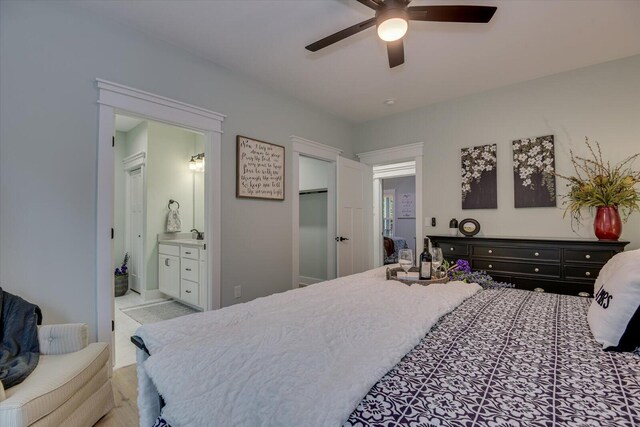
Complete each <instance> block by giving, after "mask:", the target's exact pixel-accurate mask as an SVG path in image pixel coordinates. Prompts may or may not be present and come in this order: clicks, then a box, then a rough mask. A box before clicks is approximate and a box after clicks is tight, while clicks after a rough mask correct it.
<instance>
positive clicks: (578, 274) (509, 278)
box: [427, 235, 629, 296]
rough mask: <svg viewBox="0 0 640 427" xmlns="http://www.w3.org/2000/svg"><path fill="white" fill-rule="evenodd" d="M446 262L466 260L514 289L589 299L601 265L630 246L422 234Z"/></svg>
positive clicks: (593, 241) (568, 240)
mask: <svg viewBox="0 0 640 427" xmlns="http://www.w3.org/2000/svg"><path fill="white" fill-rule="evenodd" d="M427 237H429V239H431V241H432V242H433V243H438V245H439V246H440V247H441V248H442V253H443V254H444V257H445V259H447V260H449V261H454V262H455V261H457V260H458V259H466V260H467V261H469V263H470V264H471V268H472V269H473V270H485V271H486V272H487V273H489V274H490V275H491V276H492V277H493V278H494V279H495V280H497V281H500V282H509V283H513V284H514V285H515V287H516V288H518V289H527V290H532V291H533V290H536V291H539V292H552V293H558V294H568V295H579V294H581V293H582V296H586V294H585V293H587V294H588V295H589V296H593V284H594V282H595V280H596V278H597V277H598V273H599V272H600V269H601V268H602V266H604V264H605V263H606V262H607V261H608V260H609V259H610V258H611V257H612V256H614V255H615V254H616V253H618V252H622V251H623V250H624V247H625V246H626V245H627V244H628V243H629V242H621V241H609V240H604V241H603V240H596V239H551V238H520V237H452V236H443V235H442V236H427Z"/></svg>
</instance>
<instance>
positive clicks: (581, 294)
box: [578, 292, 591, 297]
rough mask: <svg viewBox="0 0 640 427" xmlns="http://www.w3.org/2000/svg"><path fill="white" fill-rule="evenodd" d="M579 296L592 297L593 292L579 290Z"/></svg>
mask: <svg viewBox="0 0 640 427" xmlns="http://www.w3.org/2000/svg"><path fill="white" fill-rule="evenodd" d="M578 296H579V297H590V296H591V294H590V293H589V292H579V293H578Z"/></svg>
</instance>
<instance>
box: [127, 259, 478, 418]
mask: <svg viewBox="0 0 640 427" xmlns="http://www.w3.org/2000/svg"><path fill="white" fill-rule="evenodd" d="M382 272H383V270H381V269H378V270H373V273H372V272H367V273H363V274H360V275H354V276H349V277H344V278H341V279H337V280H332V281H328V282H323V283H319V284H316V285H313V286H310V287H308V288H304V289H298V290H293V291H289V292H285V293H281V294H276V295H272V296H269V297H266V298H260V299H257V300H254V301H251V302H249V303H246V304H240V305H237V306H231V307H228V308H225V309H222V310H218V311H212V312H206V313H202V314H195V315H191V316H185V317H181V318H177V319H173V320H170V321H166V322H160V323H156V324H149V325H144V326H142V327H141V328H140V329H139V330H138V332H137V334H138V335H140V336H141V337H142V338H143V339H144V341H145V344H146V345H147V347H148V348H149V350H150V352H151V354H152V356H151V357H149V358H148V359H147V361H146V362H144V364H143V369H144V370H145V371H146V373H147V375H148V376H149V377H150V378H151V380H152V381H153V383H154V384H155V385H156V387H157V389H158V391H159V392H160V394H161V395H162V396H163V397H164V398H165V401H166V406H165V408H164V410H163V416H164V418H165V419H166V420H167V421H168V422H169V423H170V424H171V425H172V426H173V427H179V426H278V427H281V426H322V427H325V426H340V425H342V424H343V423H344V422H345V421H346V420H347V418H348V417H349V415H350V414H351V412H352V411H353V410H354V409H355V407H356V406H357V405H358V403H359V402H360V400H361V399H362V398H363V397H364V396H365V395H366V394H367V392H368V391H369V389H370V388H371V387H372V386H373V385H374V384H375V383H376V382H377V381H378V380H379V379H380V378H381V377H382V376H383V375H384V374H385V373H387V372H388V371H389V370H390V369H391V368H393V366H395V365H396V364H397V363H398V362H399V361H400V359H401V358H402V357H403V356H404V355H405V354H407V353H408V352H409V351H410V350H411V349H412V348H413V347H414V346H415V345H416V344H418V342H419V341H420V339H421V338H422V337H423V336H424V335H425V333H426V332H427V331H428V330H429V329H430V328H431V326H433V324H434V323H435V322H436V321H437V320H438V319H439V318H440V317H441V316H442V315H444V314H446V313H448V312H450V311H451V310H453V309H454V308H455V307H457V306H458V305H459V304H460V303H461V302H462V301H463V300H465V299H466V298H468V297H470V296H471V295H473V294H474V293H476V292H477V291H478V290H479V289H480V287H479V286H478V285H475V284H465V283H461V282H456V283H449V284H446V285H431V286H427V287H424V286H418V285H414V286H410V287H409V286H406V285H404V284H401V283H399V282H393V281H386V280H384V278H383V277H382V276H383V273H382Z"/></svg>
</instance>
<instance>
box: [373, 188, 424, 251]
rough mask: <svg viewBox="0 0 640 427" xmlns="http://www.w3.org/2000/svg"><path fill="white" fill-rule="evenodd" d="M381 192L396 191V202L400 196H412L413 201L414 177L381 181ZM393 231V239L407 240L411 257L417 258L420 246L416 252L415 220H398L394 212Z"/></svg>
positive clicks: (396, 210)
mask: <svg viewBox="0 0 640 427" xmlns="http://www.w3.org/2000/svg"><path fill="white" fill-rule="evenodd" d="M382 189H383V190H396V202H397V200H398V199H399V198H400V194H409V193H410V194H413V195H414V200H415V194H416V177H415V176H403V177H400V178H387V179H383V180H382ZM394 217H395V218H394V219H393V231H394V236H395V237H404V238H405V239H407V245H409V248H410V249H411V250H413V256H414V257H415V256H417V255H419V254H420V252H422V246H421V245H420V244H418V247H419V249H420V251H419V252H416V239H415V237H416V219H415V218H413V219H411V218H398V209H397V205H396V209H395V210H394Z"/></svg>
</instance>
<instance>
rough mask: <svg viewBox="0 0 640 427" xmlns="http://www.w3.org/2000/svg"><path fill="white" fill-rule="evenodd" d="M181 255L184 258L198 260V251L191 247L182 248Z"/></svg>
mask: <svg viewBox="0 0 640 427" xmlns="http://www.w3.org/2000/svg"><path fill="white" fill-rule="evenodd" d="M180 255H181V256H182V257H183V258H191V259H198V249H197V248H192V247H190V246H180Z"/></svg>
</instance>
